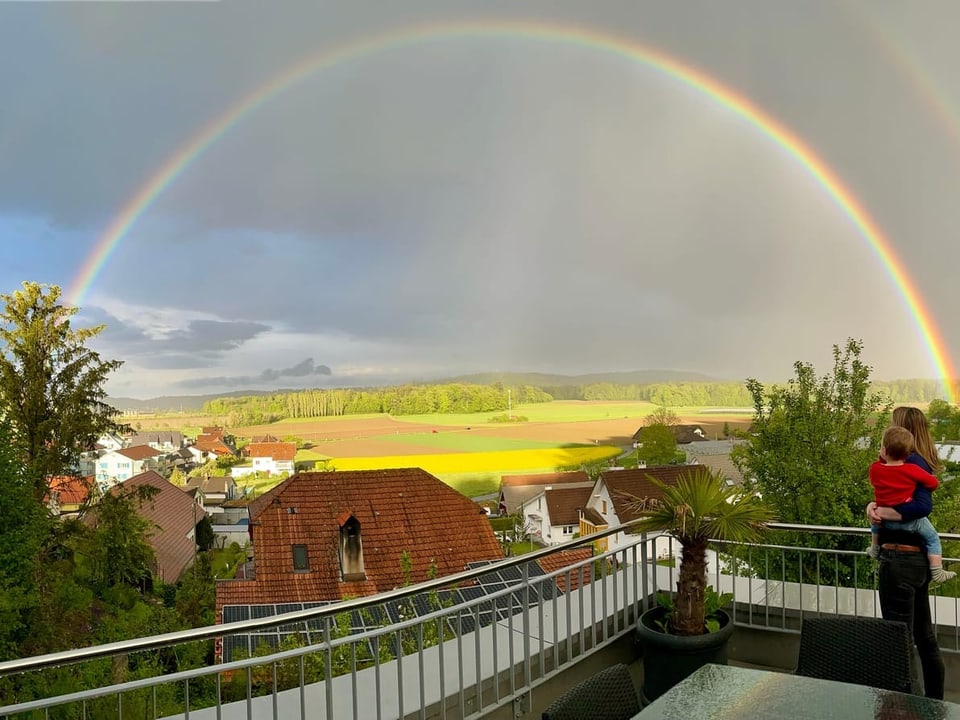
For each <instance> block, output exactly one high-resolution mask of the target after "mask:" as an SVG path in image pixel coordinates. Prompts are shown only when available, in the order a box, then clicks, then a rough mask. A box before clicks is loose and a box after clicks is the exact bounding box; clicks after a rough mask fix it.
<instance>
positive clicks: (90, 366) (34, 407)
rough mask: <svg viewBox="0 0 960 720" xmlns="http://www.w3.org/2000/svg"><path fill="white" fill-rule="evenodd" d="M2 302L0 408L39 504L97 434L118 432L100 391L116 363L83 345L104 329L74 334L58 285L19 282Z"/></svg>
mask: <svg viewBox="0 0 960 720" xmlns="http://www.w3.org/2000/svg"><path fill="white" fill-rule="evenodd" d="M0 300H2V301H3V303H4V306H3V309H2V311H0V340H2V342H3V345H4V347H2V348H0V410H2V412H3V413H4V414H5V415H6V417H7V418H8V419H9V421H10V425H11V431H12V443H13V447H14V448H15V449H16V451H17V453H18V455H19V458H20V460H21V462H22V463H23V464H24V466H25V469H26V472H27V477H28V479H29V480H30V482H31V483H32V487H33V494H34V497H35V498H36V499H37V500H38V501H42V500H43V498H44V496H45V495H46V494H47V491H48V478H50V477H52V476H55V475H61V474H70V473H75V472H76V471H77V469H78V467H79V456H80V453H81V452H83V451H84V450H86V449H87V448H90V447H92V446H93V444H94V442H95V441H96V439H97V437H98V436H99V435H100V434H101V433H103V432H106V431H119V430H122V429H123V428H122V426H120V425H119V424H118V423H117V422H116V421H115V418H116V416H117V414H118V413H117V411H116V410H115V409H114V408H112V407H110V406H109V405H108V404H107V403H106V402H105V399H106V391H105V390H104V383H105V382H106V380H107V378H108V376H109V375H110V373H111V372H113V371H114V370H116V369H117V368H118V367H120V365H121V363H120V362H119V361H116V360H102V359H101V358H100V355H99V354H98V353H97V352H95V351H93V350H91V349H90V348H89V347H87V343H88V342H89V341H90V340H92V339H93V338H95V337H96V336H97V335H99V334H100V333H101V332H102V331H103V327H104V326H103V325H97V326H94V327H88V328H80V329H74V328H73V327H72V326H71V323H70V321H71V318H72V317H73V316H74V315H75V314H76V313H77V308H72V307H67V306H65V305H62V304H61V303H60V302H59V300H60V288H59V287H57V286H56V285H41V284H38V283H31V282H25V283H23V289H22V290H17V291H15V292H13V293H11V294H9V295H7V294H4V295H0Z"/></svg>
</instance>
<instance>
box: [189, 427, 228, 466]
mask: <svg viewBox="0 0 960 720" xmlns="http://www.w3.org/2000/svg"><path fill="white" fill-rule="evenodd" d="M192 447H193V450H191V453H192V454H194V455H199V457H201V458H202V459H201V460H200V461H199V462H200V463H201V464H202V463H204V462H206V461H207V460H211V459H215V458H218V457H230V456H231V455H236V454H237V451H236V449H235V448H234V447H233V446H232V445H230V444H229V443H228V442H227V441H226V440H224V439H223V436H222V435H216V434H202V435H198V436H197V439H196V442H194V443H193V445H192Z"/></svg>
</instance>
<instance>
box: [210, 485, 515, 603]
mask: <svg viewBox="0 0 960 720" xmlns="http://www.w3.org/2000/svg"><path fill="white" fill-rule="evenodd" d="M249 513H250V524H251V526H252V529H253V547H254V562H255V565H256V579H255V580H242V581H234V580H228V581H222V582H219V583H218V584H217V608H218V610H219V609H220V608H222V607H223V606H224V605H233V604H256V603H278V602H311V601H318V600H341V599H343V598H344V597H350V596H358V595H367V594H373V593H376V592H382V591H384V590H390V589H392V588H395V587H400V586H401V585H403V584H405V583H406V582H407V581H408V580H409V581H410V582H414V583H417V582H422V581H423V580H426V579H427V578H428V576H429V573H430V572H431V566H433V567H435V568H436V572H437V574H438V575H440V576H443V575H450V574H453V573H457V572H460V571H462V570H464V568H465V567H466V565H467V563H470V562H475V561H478V560H498V559H500V558H501V557H503V553H502V551H501V548H500V545H499V543H497V540H496V537H495V536H494V534H493V529H492V528H491V527H490V522H489V521H488V520H487V518H486V516H485V515H484V514H483V513H482V510H481V508H480V507H479V506H478V505H477V504H476V503H474V502H473V501H472V500H470V499H469V498H467V497H464V496H463V495H461V494H460V493H458V492H457V491H456V490H454V489H453V488H451V487H449V486H448V485H446V484H444V483H443V482H441V481H440V480H438V479H437V478H435V477H434V476H433V475H430V474H429V473H428V472H426V471H424V470H421V469H420V468H404V469H394V470H360V471H354V472H304V473H298V474H296V475H293V476H292V477H290V478H288V479H287V480H285V481H284V482H282V483H280V484H279V485H277V486H276V487H274V488H273V489H271V490H270V491H268V492H266V493H264V494H263V495H261V496H260V497H259V498H257V499H256V500H254V501H253V502H252V503H251V504H250V506H249ZM350 515H353V516H354V517H356V519H357V520H358V521H359V523H360V536H361V543H362V547H363V558H364V570H365V573H366V578H367V579H366V581H365V582H359V583H344V582H342V581H341V579H340V578H341V574H340V556H339V539H340V526H341V524H342V522H343V520H344V518H349V517H350ZM293 545H306V546H307V554H308V558H309V565H310V570H309V571H307V572H295V571H294V569H293V552H292V546H293ZM403 552H407V553H409V555H410V560H411V563H412V567H411V571H410V576H409V578H406V577H405V576H404V572H403V569H402V567H401V561H400V558H401V554H402V553H403Z"/></svg>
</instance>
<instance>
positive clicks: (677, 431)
mask: <svg viewBox="0 0 960 720" xmlns="http://www.w3.org/2000/svg"><path fill="white" fill-rule="evenodd" d="M646 429H647V428H646V427H642V428H640V429H639V430H637V431H636V432H635V433H634V434H633V441H634V442H643V433H644V431H645V430H646ZM670 429H671V430H673V436H674V437H675V438H676V439H677V442H678V443H681V444H683V443H692V442H698V441H700V440H707V439H708V438H706V437H704V436H703V428H702V427H701V426H699V425H671V426H670ZM697 430H699V431H700V434H699V435H698V434H697Z"/></svg>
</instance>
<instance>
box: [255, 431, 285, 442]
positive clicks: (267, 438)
mask: <svg viewBox="0 0 960 720" xmlns="http://www.w3.org/2000/svg"><path fill="white" fill-rule="evenodd" d="M250 442H251V443H275V442H280V438H278V437H276V436H275V435H270V434H269V433H268V434H267V435H254V436H253V437H252V438H250Z"/></svg>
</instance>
